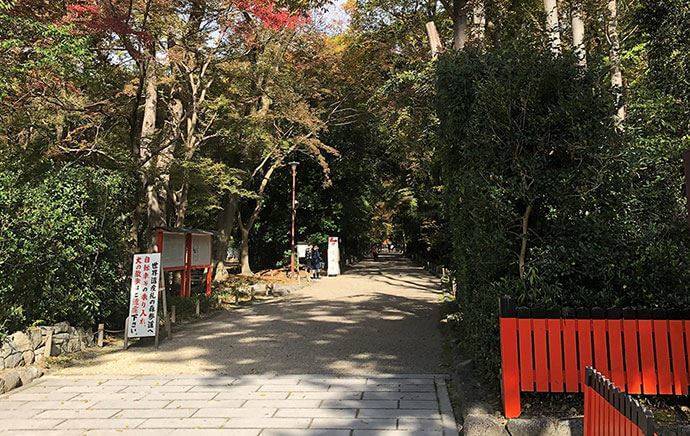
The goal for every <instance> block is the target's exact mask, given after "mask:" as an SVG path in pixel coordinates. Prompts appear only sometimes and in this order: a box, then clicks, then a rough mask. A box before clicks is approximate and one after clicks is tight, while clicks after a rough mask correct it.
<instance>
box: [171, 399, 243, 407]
mask: <svg viewBox="0 0 690 436" xmlns="http://www.w3.org/2000/svg"><path fill="white" fill-rule="evenodd" d="M245 402H246V401H245V400H210V401H206V400H175V401H173V402H171V403H170V404H168V405H167V406H166V409H202V408H221V407H223V408H233V407H242V405H244V403H245Z"/></svg>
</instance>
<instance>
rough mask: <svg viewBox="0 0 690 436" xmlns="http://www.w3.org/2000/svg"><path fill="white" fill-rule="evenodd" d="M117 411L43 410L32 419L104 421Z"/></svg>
mask: <svg viewBox="0 0 690 436" xmlns="http://www.w3.org/2000/svg"><path fill="white" fill-rule="evenodd" d="M117 412H119V410H112V409H68V410H56V409H52V410H45V411H43V412H41V413H39V414H38V415H36V416H34V418H40V419H44V418H52V419H59V418H62V419H89V418H93V419H105V418H110V417H111V416H113V415H115V414H116V413H117Z"/></svg>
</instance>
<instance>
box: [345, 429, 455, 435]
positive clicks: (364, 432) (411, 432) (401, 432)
mask: <svg viewBox="0 0 690 436" xmlns="http://www.w3.org/2000/svg"><path fill="white" fill-rule="evenodd" d="M352 435H353V436H443V432H442V431H422V430H418V431H414V430H355V431H354V432H353V433H352Z"/></svg>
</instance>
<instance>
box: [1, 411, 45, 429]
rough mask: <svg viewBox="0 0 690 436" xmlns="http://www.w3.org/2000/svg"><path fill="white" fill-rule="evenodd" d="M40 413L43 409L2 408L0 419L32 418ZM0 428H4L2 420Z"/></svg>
mask: <svg viewBox="0 0 690 436" xmlns="http://www.w3.org/2000/svg"><path fill="white" fill-rule="evenodd" d="M39 413H41V411H40V410H35V409H17V410H4V409H0V420H2V419H22V418H31V417H33V416H35V415H37V414H39ZM0 428H2V421H0Z"/></svg>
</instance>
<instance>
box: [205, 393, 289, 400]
mask: <svg viewBox="0 0 690 436" xmlns="http://www.w3.org/2000/svg"><path fill="white" fill-rule="evenodd" d="M288 395H289V392H221V393H219V394H218V395H216V396H215V397H213V399H214V400H285V399H287V398H288Z"/></svg>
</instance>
